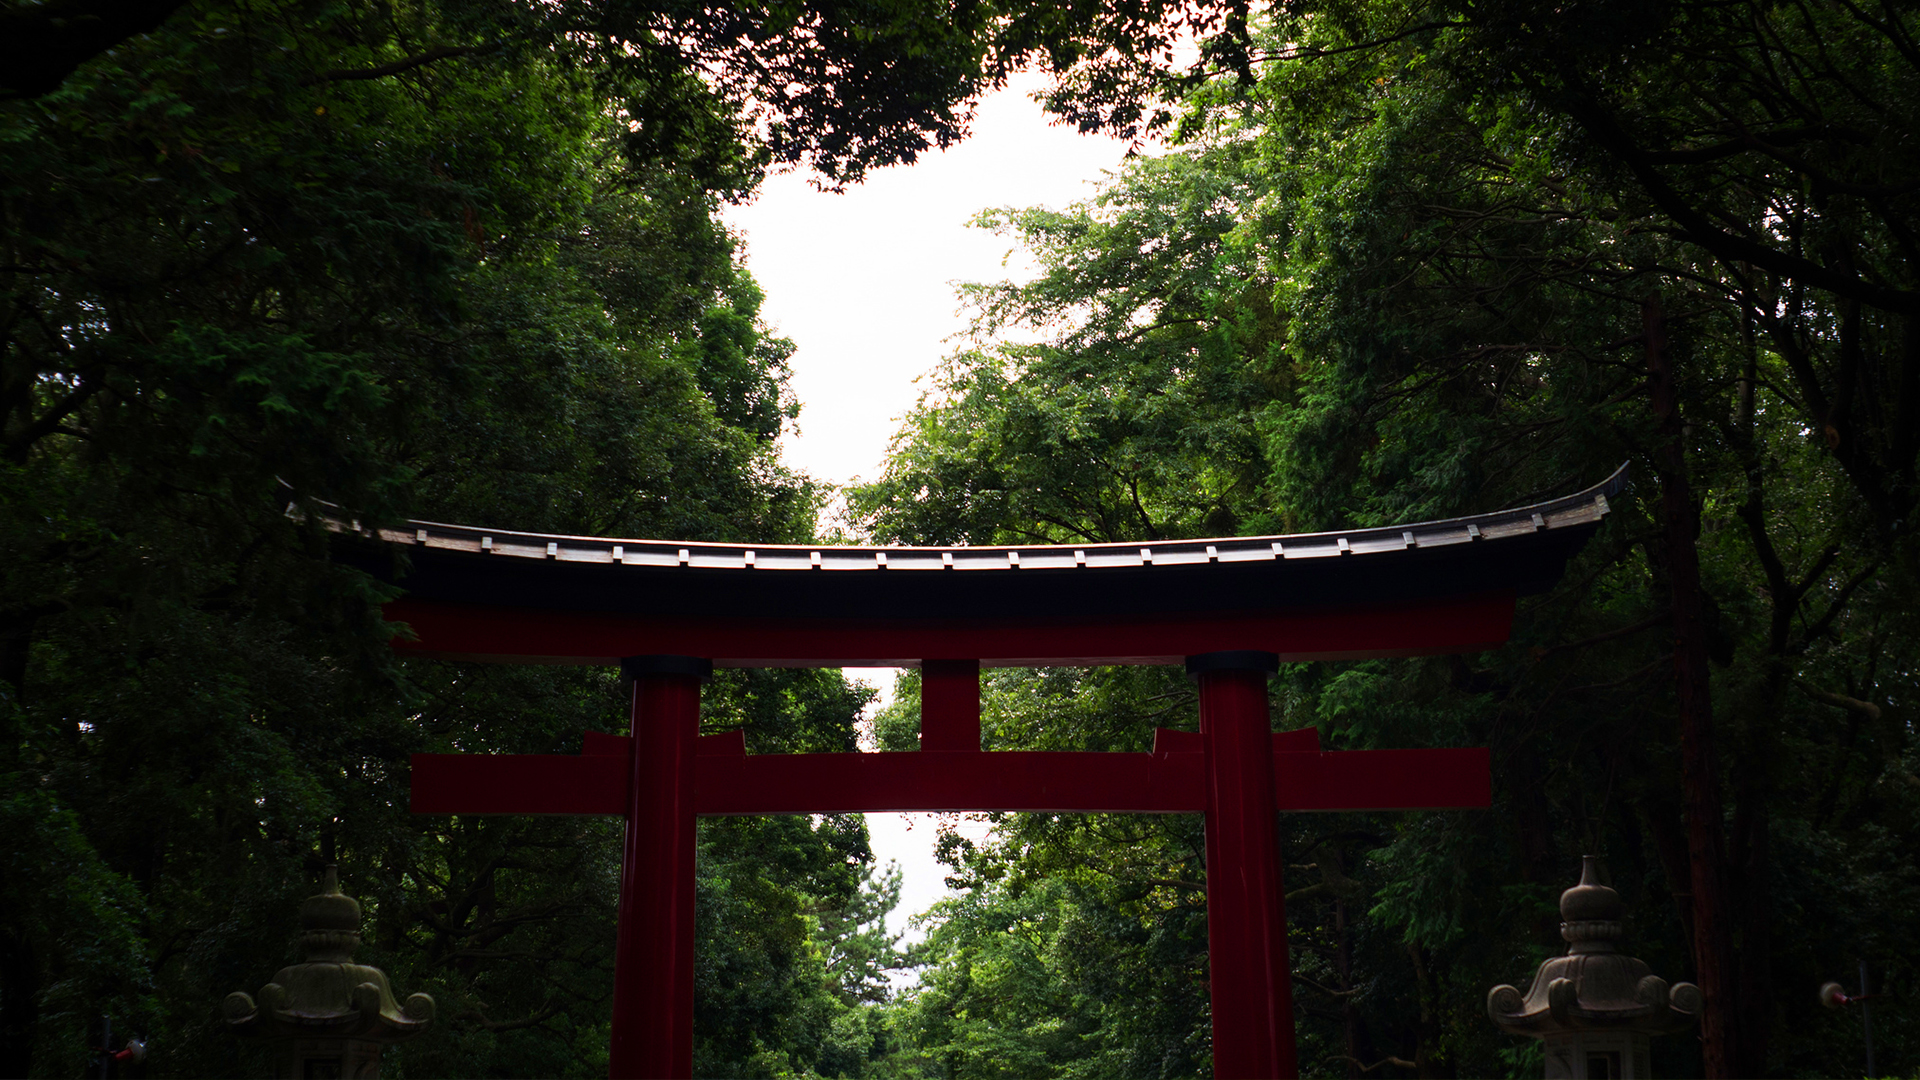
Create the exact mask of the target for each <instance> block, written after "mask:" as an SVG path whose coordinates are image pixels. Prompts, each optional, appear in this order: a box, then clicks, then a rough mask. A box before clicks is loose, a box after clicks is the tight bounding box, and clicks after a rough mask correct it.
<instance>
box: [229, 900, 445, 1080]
mask: <svg viewBox="0 0 1920 1080" xmlns="http://www.w3.org/2000/svg"><path fill="white" fill-rule="evenodd" d="M359 944H360V902H359V901H358V900H355V899H354V898H353V897H351V896H345V895H343V894H342V893H341V892H340V877H339V872H338V870H337V869H336V868H334V867H332V866H329V867H327V878H326V884H325V886H324V887H323V888H322V889H321V890H320V895H318V896H310V897H308V898H307V901H306V903H304V904H302V905H300V952H301V955H302V956H303V957H304V958H305V960H306V962H305V963H301V964H294V965H293V966H291V967H284V968H281V969H280V971H279V973H278V974H276V975H274V977H273V981H272V982H270V983H268V984H267V985H265V986H263V987H261V988H260V1000H259V1003H258V1005H256V1004H255V1002H254V999H253V998H251V997H249V996H248V995H246V994H244V993H241V992H239V991H235V992H233V993H231V994H228V995H227V1000H226V1002H225V1005H224V1011H225V1013H226V1018H227V1027H228V1028H229V1029H230V1030H231V1031H233V1033H234V1034H236V1035H246V1036H253V1037H256V1038H261V1039H266V1040H268V1041H269V1042H270V1044H271V1045H272V1046H273V1049H274V1075H276V1076H279V1077H284V1078H288V1080H306V1078H317V1077H325V1078H328V1080H334V1078H338V1080H379V1077H380V1051H381V1049H382V1048H383V1047H385V1046H386V1045H387V1044H389V1043H396V1042H400V1041H401V1040H403V1039H409V1038H412V1037H413V1036H415V1035H418V1034H420V1033H421V1032H422V1031H425V1030H426V1028H427V1025H428V1024H429V1023H431V1022H432V1020H433V999H432V998H430V997H428V996H427V995H425V994H415V995H413V996H412V997H410V998H408V999H407V1003H406V1005H405V1007H402V1006H400V1005H399V1004H397V1003H395V1001H394V1000H393V990H392V989H391V988H389V987H388V985H387V976H386V973H385V972H383V971H381V970H380V969H379V968H377V967H369V966H367V965H365V964H356V963H353V950H354V949H355V948H356V947H357V946H358V945H359Z"/></svg>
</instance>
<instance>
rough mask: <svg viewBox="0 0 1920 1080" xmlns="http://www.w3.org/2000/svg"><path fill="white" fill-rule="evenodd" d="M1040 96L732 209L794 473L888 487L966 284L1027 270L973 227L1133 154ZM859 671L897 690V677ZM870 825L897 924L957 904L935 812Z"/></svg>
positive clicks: (1015, 100)
mask: <svg viewBox="0 0 1920 1080" xmlns="http://www.w3.org/2000/svg"><path fill="white" fill-rule="evenodd" d="M1041 85H1043V83H1042V80H1041V79H1040V78H1039V77H1037V76H1031V75H1028V76H1020V77H1018V78H1017V79H1016V80H1015V81H1014V82H1013V83H1012V84H1011V85H1010V86H1009V87H1008V88H1007V89H1006V90H1003V91H1001V92H1000V93H998V94H995V95H993V96H992V97H989V98H987V99H986V100H985V101H983V102H982V103H981V105H980V108H979V111H978V114H977V116H976V119H975V121H974V124H973V132H972V135H971V136H970V137H969V138H968V139H967V140H966V141H964V142H962V143H961V144H960V145H958V146H956V147H954V148H952V149H950V150H946V151H943V152H936V153H932V154H928V155H925V156H923V157H922V158H921V159H920V160H919V161H918V162H917V163H915V164H913V165H911V166H906V167H902V168H893V169H883V170H879V171H877V172H874V173H872V174H870V175H869V176H868V178H867V180H866V181H865V182H864V183H862V184H860V185H859V186H857V187H850V188H848V189H847V191H846V192H845V193H844V194H840V195H833V194H826V193H823V192H820V191H816V190H814V189H813V188H812V187H811V186H809V185H808V183H807V178H806V174H805V173H787V174H784V175H781V176H775V177H772V178H770V179H769V180H768V181H767V183H766V184H765V185H764V186H763V188H762V189H761V191H760V194H759V196H758V197H757V199H756V200H755V201H754V202H752V203H750V204H748V205H746V206H741V207H733V208H730V209H728V210H727V211H726V213H725V215H724V216H725V218H726V220H727V222H728V224H730V225H731V226H732V227H733V228H734V229H735V230H736V231H737V232H739V233H740V234H741V235H742V236H743V237H744V239H745V241H746V245H745V254H746V263H747V268H748V269H749V270H750V271H752V273H753V275H754V277H755V278H757V279H758V280H759V282H760V286H761V288H762V289H764V290H765V292H766V304H765V306H764V307H763V308H762V309H761V317H762V319H764V320H765V321H766V322H767V323H768V324H769V325H771V326H772V327H773V328H774V330H775V331H777V332H778V333H780V334H782V335H785V336H786V337H789V338H792V339H793V342H794V344H795V346H796V349H797V351H796V352H795V353H794V356H793V388H794V392H795V393H796V394H797V395H798V396H799V398H800V402H801V407H802V408H801V413H800V432H801V433H800V434H799V435H798V436H788V437H786V438H785V439H784V440H783V441H782V453H783V455H784V457H785V460H786V461H787V463H788V464H789V465H792V466H794V467H796V468H798V469H801V470H803V471H805V472H807V473H809V474H811V475H812V476H814V477H816V478H818V479H821V480H827V481H831V482H833V483H836V484H846V483H849V482H851V481H853V480H854V479H856V478H864V479H868V480H871V479H873V478H875V477H877V476H879V475H880V472H881V468H882V462H883V461H884V459H885V457H886V451H887V442H888V440H889V439H891V438H892V436H893V433H894V431H895V430H896V429H897V428H898V427H899V423H900V419H901V417H902V416H904V415H905V413H906V412H907V410H908V409H910V408H911V407H912V406H913V403H914V401H915V399H916V398H917V396H918V395H919V392H920V387H919V386H918V385H916V384H915V381H914V380H915V379H916V378H918V377H919V376H920V375H922V374H924V373H926V372H927V371H929V370H931V369H932V368H933V367H934V365H935V364H937V363H938V362H939V361H940V359H941V358H942V357H944V356H945V355H946V354H947V353H948V352H950V351H951V350H952V348H953V346H952V344H951V343H949V342H948V340H947V339H948V338H949V337H952V336H953V335H955V334H957V333H959V332H960V331H962V330H963V329H965V325H966V324H965V321H964V319H963V318H962V317H961V315H960V313H959V303H958V301H957V299H956V298H955V295H954V283H955V282H959V281H993V280H999V279H1001V278H1004V277H1008V276H1021V273H1020V272H1021V271H1022V270H1024V269H1025V265H1026V264H1025V263H1024V262H1022V261H1021V260H1019V259H1018V258H1016V259H1015V261H1014V262H1013V263H1012V264H1011V265H1004V264H1003V260H1005V258H1006V256H1007V254H1008V251H1009V249H1010V247H1011V246H1012V244H1011V241H1010V240H1009V239H1007V238H1003V237H997V236H994V235H993V234H991V233H989V232H987V231H985V230H982V229H972V228H968V227H967V222H968V221H969V220H970V219H971V218H972V217H973V216H974V215H975V214H977V213H978V212H979V211H981V210H983V209H987V208H989V207H997V206H1016V207H1026V206H1051V207H1053V208H1055V209H1059V208H1062V207H1065V206H1066V205H1067V204H1069V203H1073V202H1077V201H1079V200H1082V199H1085V198H1088V197H1090V196H1091V195H1092V194H1093V190H1094V189H1093V186H1092V183H1093V181H1096V180H1098V179H1100V177H1101V176H1102V175H1103V174H1104V173H1105V172H1107V171H1109V170H1113V169H1117V168H1119V166H1120V163H1121V161H1122V160H1123V159H1124V157H1125V155H1126V150H1127V147H1126V144H1125V143H1122V142H1118V141H1115V140H1112V139H1106V138H1099V137H1091V136H1083V135H1081V134H1079V133H1078V132H1076V131H1074V130H1073V129H1071V128H1066V127H1058V126H1053V125H1050V124H1049V123H1048V122H1047V119H1046V117H1045V115H1044V114H1043V113H1042V112H1041V110H1040V106H1039V105H1038V104H1036V103H1035V102H1034V101H1033V100H1032V99H1031V98H1030V97H1029V96H1028V95H1030V94H1031V93H1032V92H1033V91H1034V90H1037V89H1038V88H1039V87H1040V86H1041ZM847 674H848V675H850V676H852V677H855V678H865V679H866V680H867V681H868V682H871V683H873V684H874V685H876V686H878V687H880V688H881V690H882V692H883V693H887V692H890V691H891V689H892V673H891V672H886V671H878V670H876V671H860V670H849V671H848V673H847ZM867 825H868V828H869V830H870V831H871V833H872V835H873V846H874V850H875V853H876V854H877V855H878V856H879V858H880V860H881V861H882V862H883V863H884V862H886V861H888V860H892V861H896V862H898V863H899V864H900V866H901V869H902V872H903V875H904V877H905V887H904V889H903V892H902V898H901V904H900V908H899V909H898V910H897V911H895V913H894V915H893V916H892V917H891V918H889V920H888V923H889V926H890V928H891V929H893V930H896V931H899V930H902V929H905V920H906V919H907V917H909V916H911V915H913V914H916V913H918V912H921V911H924V910H925V909H926V908H927V907H928V906H929V905H931V904H932V903H933V902H934V901H935V900H938V899H939V898H940V897H942V896H944V895H945V894H946V889H945V887H944V885H943V884H942V883H941V877H942V874H943V871H942V870H941V868H940V865H939V864H938V863H937V862H935V861H934V859H933V841H934V836H935V823H934V821H933V815H930V814H913V815H909V814H869V815H867ZM961 828H962V830H963V831H965V832H969V833H971V834H973V835H975V836H978V835H979V834H980V832H981V831H982V827H981V826H978V825H971V824H963V825H962V826H961ZM915 936H918V935H915Z"/></svg>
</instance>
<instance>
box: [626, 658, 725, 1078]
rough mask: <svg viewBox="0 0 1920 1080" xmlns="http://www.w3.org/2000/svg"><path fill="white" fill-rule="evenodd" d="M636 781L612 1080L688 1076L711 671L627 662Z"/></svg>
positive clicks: (630, 807)
mask: <svg viewBox="0 0 1920 1080" xmlns="http://www.w3.org/2000/svg"><path fill="white" fill-rule="evenodd" d="M620 666H621V671H622V673H623V674H624V675H625V676H626V677H627V678H629V679H631V680H633V779H632V783H631V785H630V786H629V787H628V792H627V798H628V803H627V840H626V851H625V859H624V861H623V862H622V864H621V870H620V926H619V937H618V942H617V944H616V945H615V947H614V960H613V1039H612V1054H611V1059H610V1061H609V1062H608V1075H609V1076H610V1077H612V1078H613V1080H669V1078H671V1080H678V1078H681V1077H690V1076H692V1075H693V855H694V840H695V832H694V748H695V745H696V740H697V739H698V738H699V735H700V684H701V683H704V682H706V681H707V680H708V679H710V678H712V677H713V663H712V662H711V661H709V660H705V659H701V658H699V657H693V656H629V657H627V658H626V659H624V660H622V661H621V662H620Z"/></svg>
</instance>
